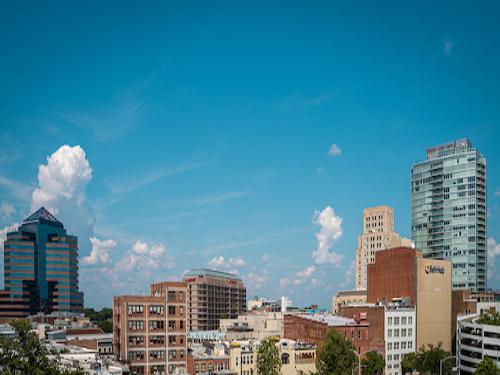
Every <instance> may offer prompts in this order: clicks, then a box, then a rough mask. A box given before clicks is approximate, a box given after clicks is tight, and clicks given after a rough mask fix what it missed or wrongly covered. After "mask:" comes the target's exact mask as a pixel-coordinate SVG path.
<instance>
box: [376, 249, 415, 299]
mask: <svg viewBox="0 0 500 375" xmlns="http://www.w3.org/2000/svg"><path fill="white" fill-rule="evenodd" d="M421 257H422V253H421V252H420V251H418V250H415V249H411V248H408V247H397V248H393V249H388V250H384V251H378V252H376V253H375V263H373V264H368V266H367V267H368V268H367V273H368V303H377V302H382V303H388V302H392V300H393V299H394V298H409V303H410V305H412V306H414V305H415V301H416V293H415V291H416V288H417V285H416V282H417V278H416V271H417V258H421Z"/></svg>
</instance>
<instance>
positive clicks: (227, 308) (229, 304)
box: [184, 269, 246, 331]
mask: <svg viewBox="0 0 500 375" xmlns="http://www.w3.org/2000/svg"><path fill="white" fill-rule="evenodd" d="M184 282H186V284H187V285H188V329H189V330H190V331H210V330H216V329H219V321H220V319H221V318H229V319H232V318H237V317H238V315H242V314H244V313H245V311H246V289H245V286H244V285H243V281H242V280H241V279H240V278H239V277H238V276H236V275H234V274H232V273H227V272H220V271H213V270H208V269H194V270H190V271H188V272H187V273H186V274H185V275H184Z"/></svg>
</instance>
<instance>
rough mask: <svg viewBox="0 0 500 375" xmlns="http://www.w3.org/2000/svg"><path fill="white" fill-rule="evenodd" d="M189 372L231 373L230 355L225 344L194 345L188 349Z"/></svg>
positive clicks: (192, 374) (197, 373)
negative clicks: (210, 345)
mask: <svg viewBox="0 0 500 375" xmlns="http://www.w3.org/2000/svg"><path fill="white" fill-rule="evenodd" d="M187 373H188V374H189V375H200V374H230V373H231V372H230V370H229V355H228V354H227V353H226V352H225V348H224V346H223V345H215V346H213V347H208V346H203V345H192V346H191V347H190V348H189V351H188V357H187Z"/></svg>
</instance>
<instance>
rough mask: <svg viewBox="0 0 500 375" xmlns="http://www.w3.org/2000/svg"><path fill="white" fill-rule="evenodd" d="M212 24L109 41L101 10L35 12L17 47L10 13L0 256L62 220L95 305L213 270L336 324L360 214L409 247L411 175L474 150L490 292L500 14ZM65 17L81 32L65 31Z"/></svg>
mask: <svg viewBox="0 0 500 375" xmlns="http://www.w3.org/2000/svg"><path fill="white" fill-rule="evenodd" d="M205 6H206V5H204V6H202V7H201V8H200V9H197V10H192V9H191V10H190V11H189V12H187V10H186V8H183V7H182V6H181V5H175V6H172V7H171V8H169V7H168V6H166V5H161V6H160V5H158V6H153V5H149V6H148V7H147V9H145V8H143V9H141V10H138V9H134V8H133V7H132V6H130V5H123V7H122V9H121V12H119V14H118V15H117V16H116V17H117V19H116V28H111V29H110V28H109V24H108V19H109V18H110V17H112V15H114V11H115V9H114V8H115V7H113V6H111V5H107V6H106V5H105V6H103V8H102V14H101V15H100V16H99V17H97V18H96V19H95V20H94V21H89V20H90V19H91V18H92V17H90V15H91V14H93V9H92V6H89V7H87V6H84V5H82V4H79V5H75V7H76V8H78V7H81V8H80V9H78V11H76V10H73V11H72V12H69V13H68V12H67V9H64V5H62V4H60V5H59V6H58V7H55V8H57V9H49V10H47V9H43V8H40V7H41V6H40V5H39V4H32V9H30V11H29V12H27V13H26V14H25V18H24V19H25V21H24V22H25V23H26V25H27V26H29V27H19V26H18V27H17V29H16V33H15V35H14V34H12V33H11V32H9V30H13V29H14V26H13V22H14V21H13V20H14V19H16V17H14V16H13V15H15V16H17V20H19V15H20V14H23V12H24V9H21V8H18V7H20V5H14V4H10V5H8V6H7V7H9V8H10V9H8V11H6V12H3V15H2V16H0V17H2V22H1V23H0V24H1V26H0V27H1V28H2V31H5V32H2V33H0V35H1V36H0V38H1V40H2V43H3V45H5V46H6V48H7V49H8V50H9V51H10V52H9V54H8V58H5V59H3V60H2V61H0V69H2V71H3V72H4V76H5V77H4V80H3V82H4V84H3V88H2V89H0V98H1V101H2V103H3V105H2V106H1V107H0V130H1V133H0V197H1V198H0V204H1V207H0V208H1V209H0V225H1V226H0V230H2V232H1V233H2V237H1V238H0V239H1V240H3V239H4V236H5V233H6V231H7V230H6V229H5V228H8V227H10V226H11V225H12V224H14V223H21V221H22V220H23V219H24V218H26V217H27V216H28V215H29V214H31V213H33V212H34V211H35V210H36V209H38V208H39V207H40V206H45V207H46V208H48V209H49V210H50V209H56V210H57V212H54V214H55V216H56V217H57V218H58V219H59V220H61V222H63V223H64V224H65V227H66V229H67V230H68V233H69V234H75V235H78V237H79V247H80V279H81V280H80V289H81V290H82V291H83V292H84V293H85V305H87V306H95V307H102V306H109V305H110V304H111V301H112V296H113V294H116V295H119V294H124V293H136V292H137V291H139V290H141V289H142V290H143V291H145V292H146V291H147V290H148V289H147V288H148V285H149V284H150V283H152V282H154V281H166V280H170V279H178V280H180V279H182V276H183V273H184V272H185V271H186V270H188V269H192V268H205V267H209V268H215V269H219V270H222V271H237V273H238V275H239V276H240V277H242V279H243V280H244V282H245V285H246V286H247V288H248V290H247V295H248V296H249V297H252V296H253V295H254V294H259V295H261V296H266V297H278V296H280V295H286V296H289V297H290V298H291V299H293V300H294V302H295V303H296V304H297V305H306V304H308V303H319V304H320V306H322V307H328V306H330V298H331V296H332V295H334V293H335V292H336V291H337V290H340V289H352V288H354V274H355V272H354V263H353V262H354V260H355V250H356V246H357V236H358V235H359V234H360V233H361V231H362V222H361V216H362V210H363V208H365V207H372V206H378V205H389V206H391V207H393V208H394V211H395V228H394V230H395V232H397V233H398V234H400V235H401V236H403V237H407V238H410V237H411V216H410V213H411V200H410V189H411V167H412V166H413V164H414V163H415V162H418V161H422V160H424V159H425V151H426V148H428V147H432V146H435V145H438V144H444V143H447V142H450V141H454V140H456V139H460V138H464V137H467V138H469V139H470V141H471V142H472V143H473V144H474V146H475V147H477V149H479V150H480V151H481V153H482V154H483V155H484V156H485V157H486V159H487V163H488V186H487V197H488V199H487V201H488V207H487V209H488V233H487V238H488V245H489V246H488V249H489V254H490V259H489V260H490V264H489V267H490V269H489V272H488V276H489V279H488V287H492V288H495V289H496V288H498V287H500V281H499V279H498V277H499V275H498V274H497V273H496V272H495V262H496V256H497V255H498V254H500V244H499V243H500V173H499V172H498V171H499V170H500V168H499V165H500V153H499V152H498V146H497V144H496V142H497V140H498V139H500V125H499V121H498V117H499V116H498V108H497V107H498V105H497V98H498V97H499V94H500V92H499V90H500V85H499V83H500V75H499V73H498V71H497V68H496V66H498V62H499V60H500V52H499V51H497V50H496V49H494V48H491V46H494V45H498V44H499V42H500V33H499V31H498V28H497V27H496V18H495V12H494V11H491V9H487V8H486V7H483V6H481V5H475V6H472V5H466V4H465V3H457V4H455V5H454V8H453V10H452V11H450V9H448V8H447V7H442V8H440V7H436V8H433V11H432V12H429V11H428V9H427V8H426V6H425V5H423V4H416V3H415V4H412V5H411V6H408V8H406V7H403V6H402V5H401V4H397V3H390V4H389V3H387V4H379V5H377V9H376V10H375V9H374V8H370V7H371V5H367V7H368V9H366V11H365V12H364V14H358V13H357V10H356V8H355V7H354V6H348V5H339V4H331V5H318V7H317V8H315V9H311V8H302V7H300V6H292V5H290V6H289V8H288V9H278V8H276V7H272V6H270V5H267V6H264V5H262V6H260V7H259V9H258V10H260V11H258V10H256V9H255V8H254V9H253V10H252V11H248V12H246V14H244V15H243V14H239V13H236V14H237V15H234V14H235V9H234V8H231V6H230V5H228V7H227V8H225V9H221V10H220V12H221V13H220V14H218V12H217V10H214V9H212V8H210V9H206V8H205ZM373 7H375V6H374V5H373ZM403 8H404V9H403ZM65 10H66V12H65ZM306 10H307V11H306ZM496 10H498V9H496ZM394 12H397V14H398V17H397V18H396V17H394V16H393V14H394ZM243 13H245V12H243ZM430 13H432V14H430ZM39 14H44V15H45V16H46V17H38V15H39ZM61 14H66V17H67V19H68V22H73V23H76V24H77V25H78V26H79V27H78V28H75V29H71V28H70V29H69V30H66V29H65V30H64V32H62V31H61V26H58V25H60V24H59V23H57V22H55V21H56V20H57V19H58V17H60V16H61ZM262 14H265V15H266V17H261V16H262ZM374 14H376V15H377V17H373V15H374ZM7 15H8V16H7ZM231 15H233V16H234V17H233V16H231ZM299 15H302V17H299ZM135 17H139V18H140V19H141V21H142V22H141V30H139V29H136V28H135V27H133V26H131V25H133V24H134V22H133V21H134V19H135ZM165 20H168V22H164V21H165ZM464 23H465V24H466V25H467V27H466V28H463V24H464ZM347 24H349V26H347ZM48 25H51V26H50V27H49V26H48ZM352 25H356V27H353V26H352ZM387 25H390V26H387ZM81 28H85V29H86V30H87V31H88V34H84V35H83V34H82V33H81ZM228 30H231V32H227V31H228ZM131 51H133V52H131ZM26 72H28V74H26ZM64 145H68V146H64ZM47 158H48V159H47ZM1 255H2V256H0V259H2V260H1V261H2V262H3V253H2V254H1ZM1 267H2V269H3V263H2V264H1ZM137 275H141V278H140V279H139V280H138V278H137ZM2 285H3V284H2ZM103 285H106V286H109V287H106V288H103V287H102V286H103Z"/></svg>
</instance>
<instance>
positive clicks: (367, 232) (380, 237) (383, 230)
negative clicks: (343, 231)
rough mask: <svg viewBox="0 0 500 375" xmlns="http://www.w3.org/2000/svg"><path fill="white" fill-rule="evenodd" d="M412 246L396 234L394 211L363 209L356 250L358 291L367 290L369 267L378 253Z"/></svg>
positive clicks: (381, 207) (382, 208) (379, 208)
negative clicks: (360, 231)
mask: <svg viewBox="0 0 500 375" xmlns="http://www.w3.org/2000/svg"><path fill="white" fill-rule="evenodd" d="M400 246H408V247H409V246H411V240H409V239H406V238H401V237H400V236H399V234H397V233H396V232H394V209H393V208H392V207H389V206H377V207H370V208H365V209H363V232H362V234H361V235H359V236H358V247H357V248H356V290H366V288H367V273H366V272H367V270H366V269H367V265H368V264H372V263H373V262H375V253H376V252H377V251H381V250H385V249H389V248H391V247H400Z"/></svg>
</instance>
